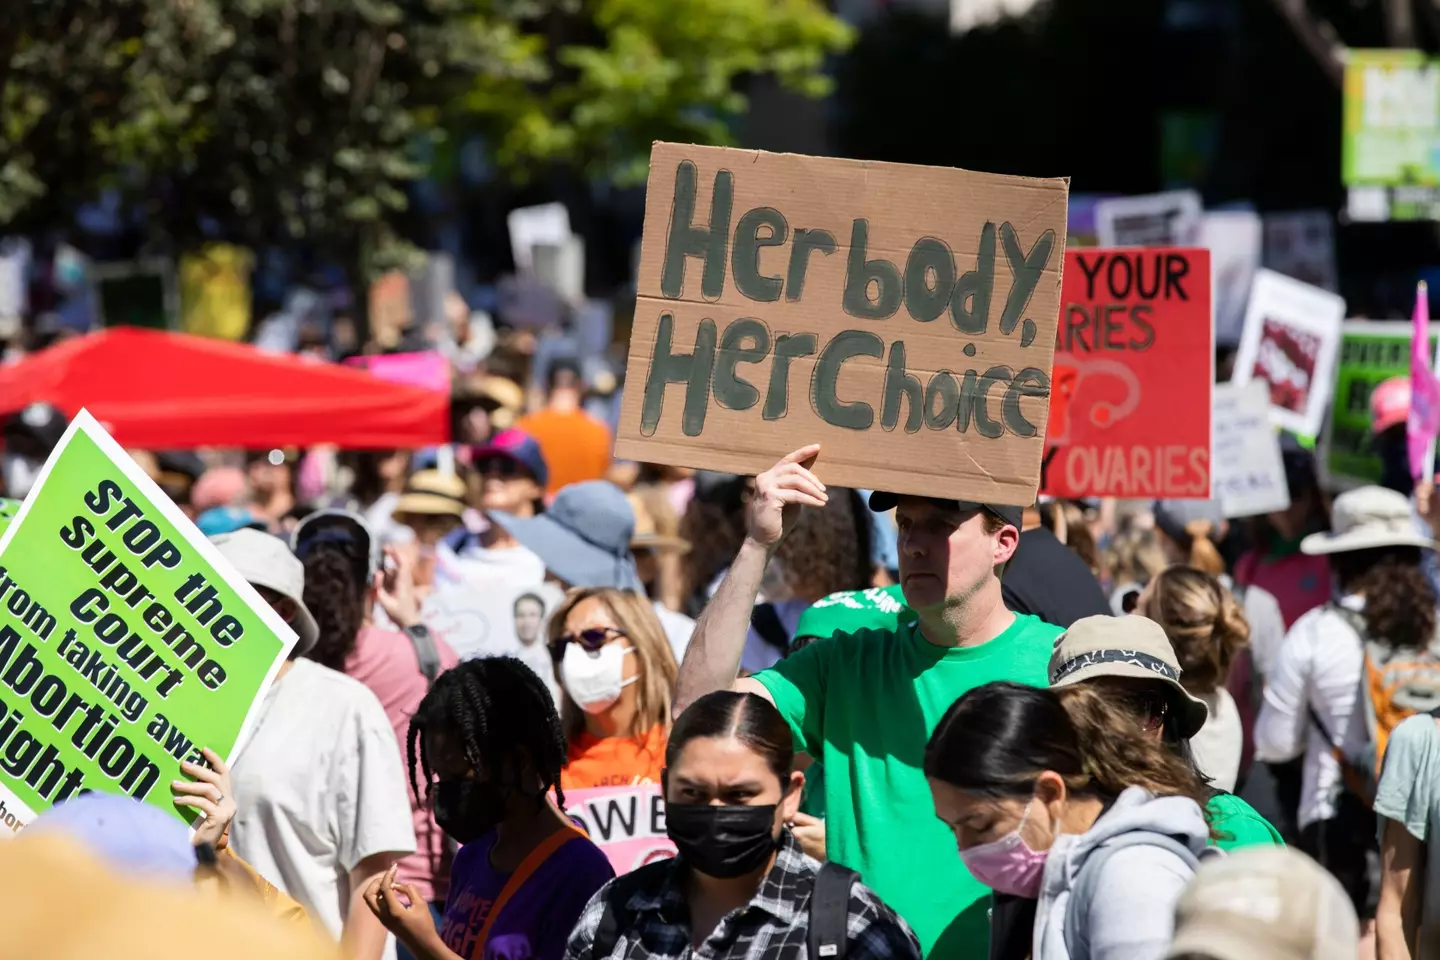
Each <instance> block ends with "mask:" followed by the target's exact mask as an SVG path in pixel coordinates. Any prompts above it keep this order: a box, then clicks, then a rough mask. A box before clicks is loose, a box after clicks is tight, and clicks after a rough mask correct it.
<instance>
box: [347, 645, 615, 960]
mask: <svg viewBox="0 0 1440 960" xmlns="http://www.w3.org/2000/svg"><path fill="white" fill-rule="evenodd" d="M407 753H408V756H409V765H410V781H411V784H412V786H413V787H414V789H415V792H416V793H417V795H420V796H423V797H425V798H426V800H427V802H429V804H430V805H431V807H432V808H433V809H434V812H435V822H436V823H438V824H439V825H440V827H441V829H443V830H444V831H445V832H446V833H447V834H449V835H450V836H451V838H452V839H454V840H455V841H456V842H457V843H459V844H460V845H461V847H460V852H459V853H457V854H456V855H455V865H454V867H453V869H452V870H451V873H450V895H449V898H448V899H447V900H446V902H445V915H444V919H443V921H442V923H441V926H440V929H439V930H438V931H437V930H436V929H435V923H434V920H433V919H432V918H431V916H430V913H429V911H428V910H427V909H426V905H425V903H424V897H423V896H422V895H421V894H420V892H419V891H418V890H416V889H415V888H414V887H412V886H410V885H409V884H405V883H396V882H395V876H394V871H391V872H390V873H388V874H386V875H385V876H383V877H380V878H379V879H378V880H376V881H375V882H373V883H372V884H371V885H370V888H369V889H368V890H366V892H365V902H366V903H367V904H369V906H370V909H371V910H373V911H374V912H375V915H376V916H377V917H379V918H380V922H381V923H383V924H385V926H386V928H387V929H389V930H390V931H391V932H392V933H394V934H395V936H396V937H398V938H399V939H400V940H401V941H402V942H403V943H404V944H405V945H406V947H408V948H409V950H410V952H411V953H412V954H413V955H414V956H416V957H418V958H420V960H455V958H457V957H458V958H461V960H504V958H510V957H522V956H523V957H528V958H532V960H560V958H561V957H562V956H563V955H564V953H565V942H566V939H567V938H568V937H569V935H570V931H571V929H573V928H574V926H575V923H576V921H578V920H579V919H580V914H581V912H582V911H583V910H584V908H585V904H586V902H587V901H588V900H589V899H590V897H591V896H592V895H593V894H594V893H595V891H596V890H599V889H600V887H601V886H603V885H604V884H605V883H606V881H608V880H610V879H611V878H612V877H614V876H615V871H614V870H612V869H611V867H610V862H609V860H607V859H606V857H605V854H603V853H601V852H600V849H599V848H598V847H596V846H595V845H594V844H593V843H591V842H590V840H589V838H588V837H586V836H585V835H584V834H583V833H582V832H581V831H579V830H578V829H576V827H575V825H574V824H573V823H572V822H571V821H570V820H569V818H567V817H566V816H565V814H564V813H563V812H562V809H563V807H564V804H565V794H564V792H563V790H562V789H561V787H560V769H561V767H563V766H564V765H565V756H566V743H565V735H564V733H563V732H562V731H561V728H560V717H559V715H558V714H557V713H556V712H555V702H554V700H553V699H552V698H551V696H550V692H549V690H548V689H546V687H545V684H544V683H542V682H541V680H540V678H539V677H537V676H536V675H535V673H534V671H532V670H531V669H530V668H529V667H527V666H525V664H523V663H521V662H520V661H519V660H516V659H515V658H513V657H486V658H482V659H479V660H467V661H465V662H464V663H461V664H460V665H459V666H458V667H455V668H454V669H453V670H450V671H447V672H446V673H444V674H441V676H440V678H439V679H437V680H436V681H435V685H434V686H433V687H431V688H430V692H429V693H428V694H426V695H425V699H424V700H423V701H421V703H420V707H419V709H418V710H417V711H416V712H415V716H414V718H413V719H412V720H411V721H410V733H409V737H408V738H407ZM551 791H554V794H555V801H554V802H553V803H552V802H551V800H550V799H549V794H550V792H551ZM557 804H558V805H559V806H557Z"/></svg>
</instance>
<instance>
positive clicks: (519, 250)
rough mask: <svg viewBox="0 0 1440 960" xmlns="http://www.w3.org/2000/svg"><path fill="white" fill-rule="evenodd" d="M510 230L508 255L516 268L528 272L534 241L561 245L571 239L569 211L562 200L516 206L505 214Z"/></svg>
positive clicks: (520, 271)
mask: <svg viewBox="0 0 1440 960" xmlns="http://www.w3.org/2000/svg"><path fill="white" fill-rule="evenodd" d="M505 225H506V227H508V228H509V230H510V254H511V256H513V257H514V258H515V270H516V272H518V273H529V272H530V270H531V269H532V267H533V266H534V249H535V245H536V244H540V243H551V244H556V245H559V244H562V243H564V242H565V241H566V240H568V239H569V238H570V211H569V210H568V209H567V208H566V207H565V204H563V203H542V204H540V205H539V206H534V207H517V208H515V209H514V210H511V211H510V212H509V213H508V214H506V216H505Z"/></svg>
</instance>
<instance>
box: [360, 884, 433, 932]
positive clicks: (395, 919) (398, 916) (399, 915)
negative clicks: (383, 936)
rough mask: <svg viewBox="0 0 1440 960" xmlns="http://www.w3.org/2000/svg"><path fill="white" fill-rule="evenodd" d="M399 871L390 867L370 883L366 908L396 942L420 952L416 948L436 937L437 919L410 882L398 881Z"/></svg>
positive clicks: (367, 890) (366, 894) (366, 891)
mask: <svg viewBox="0 0 1440 960" xmlns="http://www.w3.org/2000/svg"><path fill="white" fill-rule="evenodd" d="M396 869H397V868H396V867H391V868H390V869H389V870H386V871H385V872H384V873H382V874H381V875H380V876H378V877H376V878H375V879H374V880H371V881H370V885H369V886H368V887H366V888H365V905H366V906H367V907H369V908H370V912H371V913H373V914H375V919H377V920H379V921H380V923H381V924H382V925H383V926H384V927H385V929H386V930H389V931H390V932H391V933H393V934H395V937H396V939H398V940H400V941H401V942H403V943H404V944H405V945H406V946H407V947H410V948H411V950H412V952H414V953H420V952H421V951H419V950H415V949H414V945H415V944H421V943H427V942H429V941H430V940H433V939H434V938H435V937H436V936H437V934H436V932H435V918H434V917H432V916H430V905H429V904H427V903H426V902H425V898H424V897H422V896H420V891H418V890H416V889H415V888H414V887H413V886H411V885H410V884H408V883H396V882H395V870H396ZM402 895H403V897H404V899H401V896H402Z"/></svg>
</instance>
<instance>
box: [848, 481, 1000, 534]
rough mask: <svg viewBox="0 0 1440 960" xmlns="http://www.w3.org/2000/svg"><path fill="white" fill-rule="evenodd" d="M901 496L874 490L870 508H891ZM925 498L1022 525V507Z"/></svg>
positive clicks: (966, 511)
mask: <svg viewBox="0 0 1440 960" xmlns="http://www.w3.org/2000/svg"><path fill="white" fill-rule="evenodd" d="M901 496H908V494H899V493H886V492H885V491H884V490H876V491H874V492H873V493H871V494H870V509H871V510H874V511H875V512H876V513H884V512H885V511H887V510H893V509H895V506H896V505H897V504H898V503H899V502H900V498H901ZM925 499H927V500H933V501H934V502H936V503H944V504H953V505H954V508H955V509H956V510H958V511H960V512H961V513H968V512H969V511H971V510H984V511H985V512H986V513H988V514H990V515H991V516H992V517H999V518H1000V519H1001V520H1003V521H1005V522H1006V523H1008V524H1009V525H1010V526H1012V527H1014V528H1015V529H1016V530H1019V529H1020V528H1021V527H1022V526H1023V525H1024V524H1023V521H1024V518H1025V508H1024V507H1007V506H1002V505H1000V504H996V503H976V502H975V501H974V500H946V499H944V498H943V497H926V498H925Z"/></svg>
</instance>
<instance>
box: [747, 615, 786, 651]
mask: <svg viewBox="0 0 1440 960" xmlns="http://www.w3.org/2000/svg"><path fill="white" fill-rule="evenodd" d="M750 626H752V627H754V628H755V632H756V633H758V634H760V639H761V640H764V641H765V642H766V643H768V644H769V645H770V646H772V647H774V648H775V649H776V650H779V651H780V655H781V656H784V655H785V654H786V653H788V652H789V650H790V633H789V631H787V630H786V629H785V624H783V623H781V622H780V614H778V613H776V612H775V605H774V604H773V603H757V604H755V609H754V610H752V611H750Z"/></svg>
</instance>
